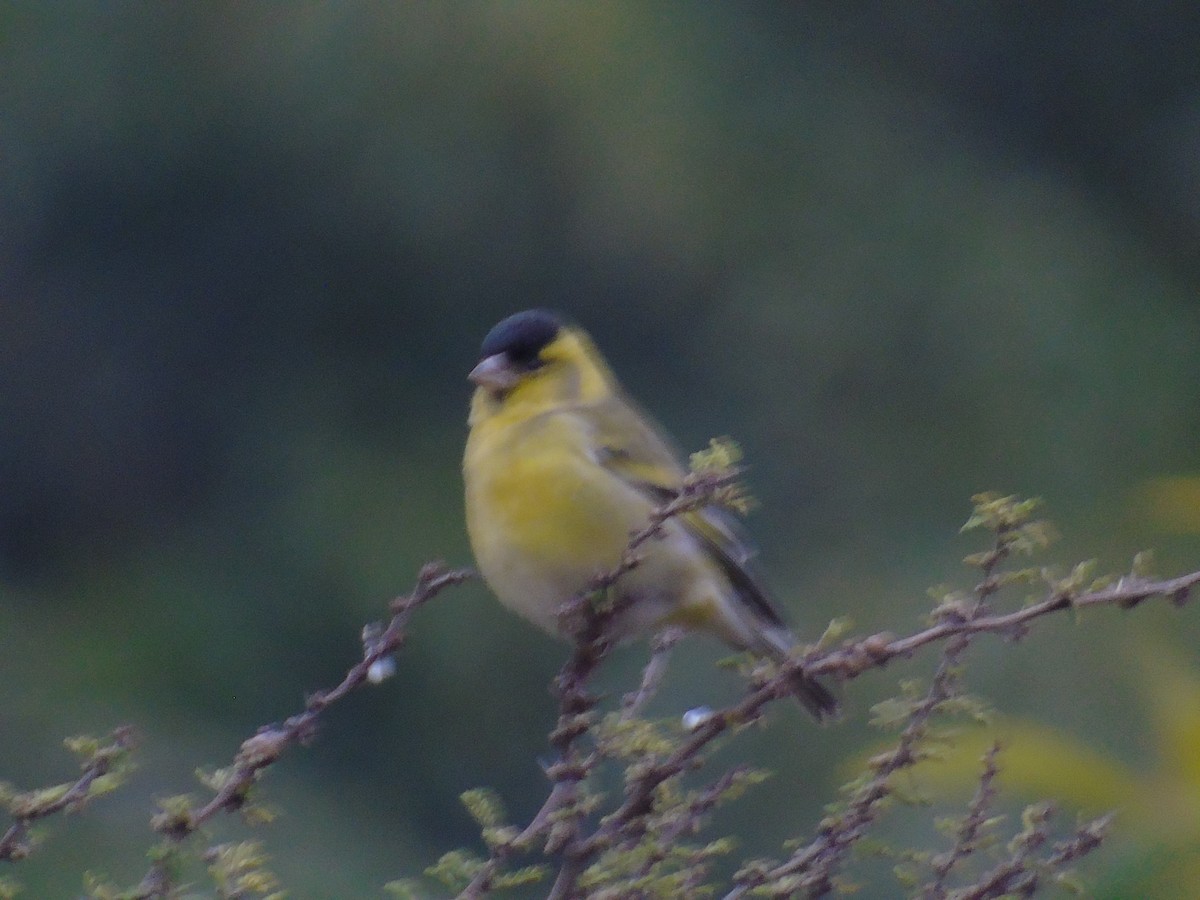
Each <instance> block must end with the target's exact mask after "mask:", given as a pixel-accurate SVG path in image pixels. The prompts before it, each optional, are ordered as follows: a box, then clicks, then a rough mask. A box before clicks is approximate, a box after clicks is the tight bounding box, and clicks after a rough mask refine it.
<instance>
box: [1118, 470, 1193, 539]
mask: <svg viewBox="0 0 1200 900" xmlns="http://www.w3.org/2000/svg"><path fill="white" fill-rule="evenodd" d="M1134 507H1135V509H1136V511H1137V513H1138V514H1139V515H1140V516H1142V517H1143V518H1145V519H1147V520H1148V521H1149V522H1151V523H1152V524H1153V525H1154V526H1155V527H1157V528H1160V529H1162V530H1163V531H1172V532H1176V533H1179V534H1200V475H1176V476H1164V477H1161V478H1150V479H1147V480H1146V481H1144V482H1142V484H1141V485H1140V486H1139V487H1138V488H1137V490H1136V492H1135V494H1134Z"/></svg>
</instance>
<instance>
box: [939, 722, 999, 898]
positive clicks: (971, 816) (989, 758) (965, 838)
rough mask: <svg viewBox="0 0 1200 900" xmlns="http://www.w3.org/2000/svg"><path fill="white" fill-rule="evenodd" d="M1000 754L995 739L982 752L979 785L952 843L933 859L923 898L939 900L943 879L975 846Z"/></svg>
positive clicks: (991, 796)
mask: <svg viewBox="0 0 1200 900" xmlns="http://www.w3.org/2000/svg"><path fill="white" fill-rule="evenodd" d="M999 755H1000V742H999V741H996V742H995V743H993V744H992V746H991V747H989V748H988V751H987V753H985V754H984V755H983V772H982V774H980V776H979V787H977V788H976V789H975V795H974V796H973V797H972V798H971V802H970V803H969V804H968V805H967V814H966V816H965V817H964V818H963V820H962V823H961V824H960V825H959V827H958V830H957V833H956V834H955V836H954V845H953V846H952V847H951V848H950V849H949V850H947V851H946V852H945V853H941V854H939V855H938V856H935V857H934V859H933V874H934V880H933V881H932V882H930V883H929V884H927V885H925V887H924V888H923V891H924V897H925V900H942V898H944V897H945V896H946V881H947V879H949V877H950V872H951V871H952V870H953V869H954V867H955V866H956V865H958V863H959V862H961V861H962V860H964V859H966V858H967V857H968V856H970V855H971V854H972V853H974V852H975V851H976V850H977V849H978V846H977V841H978V838H979V832H980V830H981V829H982V828H983V827H984V823H985V822H987V818H988V812H989V810H990V809H991V805H992V801H993V800H994V799H995V798H996V793H997V790H996V775H997V774H998V773H999V771H1000V770H999V767H998V766H997V765H996V758H997V757H998V756H999Z"/></svg>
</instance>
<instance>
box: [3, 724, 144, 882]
mask: <svg viewBox="0 0 1200 900" xmlns="http://www.w3.org/2000/svg"><path fill="white" fill-rule="evenodd" d="M136 745H137V734H136V733H135V731H134V729H133V728H131V727H129V726H127V725H126V726H122V727H120V728H117V729H116V730H114V731H113V733H112V735H111V736H110V743H109V744H107V745H106V746H103V747H99V748H97V749H96V750H94V751H93V752H92V753H90V754H89V756H88V759H87V761H86V762H85V763H84V766H83V774H82V775H80V776H79V778H78V779H77V780H76V781H75V782H74V783H72V784H71V785H69V786H65V785H64V786H63V788H64V789H61V790H55V791H53V792H52V793H49V792H46V791H31V792H28V793H25V794H20V795H18V796H17V797H15V798H14V799H13V801H12V803H11V804H10V806H11V808H12V809H11V811H12V816H13V823H12V825H10V826H9V827H8V829H7V830H6V831H5V832H4V834H3V836H0V861H5V862H12V861H15V860H19V859H24V858H25V857H26V856H27V855H28V854H29V850H30V842H29V840H28V838H29V826H30V825H31V824H32V823H33V822H35V821H37V820H38V819H41V818H45V817H46V816H51V815H54V814H55V813H58V812H63V811H66V812H74V811H75V810H77V809H79V808H80V807H81V806H83V805H84V804H85V803H86V802H87V801H88V800H89V799H90V797H91V795H92V789H93V787H94V786H95V785H96V782H97V780H98V779H100V778H102V777H103V776H105V775H107V774H108V773H109V772H111V771H112V770H113V766H114V765H115V764H117V761H118V760H119V759H121V758H122V757H123V756H125V755H126V754H127V753H128V752H129V751H130V750H132V749H133V748H134V747H135V746H136Z"/></svg>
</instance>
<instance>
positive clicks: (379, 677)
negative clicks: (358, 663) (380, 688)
mask: <svg viewBox="0 0 1200 900" xmlns="http://www.w3.org/2000/svg"><path fill="white" fill-rule="evenodd" d="M395 674H396V660H394V659H393V658H392V657H390V656H384V657H381V658H379V659H377V660H375V662H373V663H371V665H370V666H369V667H368V669H367V681H369V682H371V684H379V683H380V682H381V681H386V680H387V679H389V678H391V677H392V676H393V675H395Z"/></svg>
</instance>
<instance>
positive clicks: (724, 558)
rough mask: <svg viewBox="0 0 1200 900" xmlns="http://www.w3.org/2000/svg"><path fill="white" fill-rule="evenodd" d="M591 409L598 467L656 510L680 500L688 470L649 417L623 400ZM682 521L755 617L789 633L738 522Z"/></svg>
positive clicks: (697, 517)
mask: <svg viewBox="0 0 1200 900" xmlns="http://www.w3.org/2000/svg"><path fill="white" fill-rule="evenodd" d="M587 407H588V408H587V410H586V413H585V414H584V415H585V418H586V419H587V421H588V423H589V424H590V425H591V427H592V428H593V429H594V432H593V435H594V453H595V457H596V459H597V461H599V462H600V464H601V465H603V466H604V467H605V468H606V469H607V470H608V471H610V472H612V473H613V474H614V475H616V476H617V477H618V478H620V479H621V480H622V481H624V482H625V483H626V484H628V485H629V486H630V487H632V488H634V489H635V490H637V491H638V492H639V493H641V494H642V495H643V496H644V497H645V498H646V499H647V500H648V501H649V502H650V503H651V504H653V505H654V506H661V505H663V504H665V503H669V502H670V501H671V500H672V499H674V497H675V496H676V494H677V493H678V491H679V488H680V487H681V485H682V483H683V478H684V475H685V473H686V470H685V469H684V468H683V466H682V465H680V463H679V458H678V455H677V454H676V452H675V450H674V449H673V448H672V446H671V444H670V442H669V441H668V440H667V439H666V438H665V437H663V436H662V435H661V434H660V433H659V432H658V431H657V430H656V429H655V428H654V427H653V426H652V425H651V424H650V420H649V419H648V418H647V417H646V415H645V414H644V413H641V412H639V411H638V410H637V408H636V407H635V406H633V405H632V404H631V402H630V401H629V400H628V399H627V398H624V397H618V396H613V397H609V398H606V399H604V400H601V401H598V402H595V403H591V404H588V405H587ZM581 412H583V411H582V410H581ZM678 521H679V522H680V523H681V524H682V525H683V526H684V527H685V528H686V529H687V530H688V532H689V533H690V534H691V535H692V536H693V537H694V538H696V539H697V540H698V541H699V542H700V544H701V546H702V547H703V548H704V550H705V551H706V552H707V553H708V555H709V557H710V558H711V559H712V560H713V561H714V562H715V563H716V564H717V565H718V566H719V567H720V568H721V570H722V571H723V572H724V573H725V576H726V577H727V578H728V579H729V581H730V583H731V584H732V585H733V587H734V590H735V591H736V592H737V595H738V597H739V598H740V599H741V600H742V601H743V602H744V603H745V604H746V605H747V606H748V607H749V608H750V610H751V611H752V612H753V614H754V615H756V616H757V617H758V618H759V619H761V620H762V621H763V622H764V623H766V624H769V625H771V626H776V627H779V628H785V629H786V627H787V626H786V625H785V623H784V621H783V618H782V616H780V615H779V612H778V611H777V610H776V609H775V607H774V605H773V604H772V603H771V601H770V599H769V594H768V593H767V589H766V585H765V583H764V581H763V579H762V577H761V576H760V575H759V573H758V570H757V567H756V566H755V565H754V559H753V557H754V555H755V548H754V545H753V544H752V543H751V541H750V539H749V537H748V536H747V535H746V533H745V530H744V529H743V528H742V527H741V524H740V523H739V522H738V521H737V519H736V518H734V516H733V515H732V514H730V513H729V512H727V511H725V510H723V509H720V508H718V507H715V506H709V507H705V508H704V509H701V510H697V511H696V512H691V513H686V514H684V515H681V516H679V517H678Z"/></svg>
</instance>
